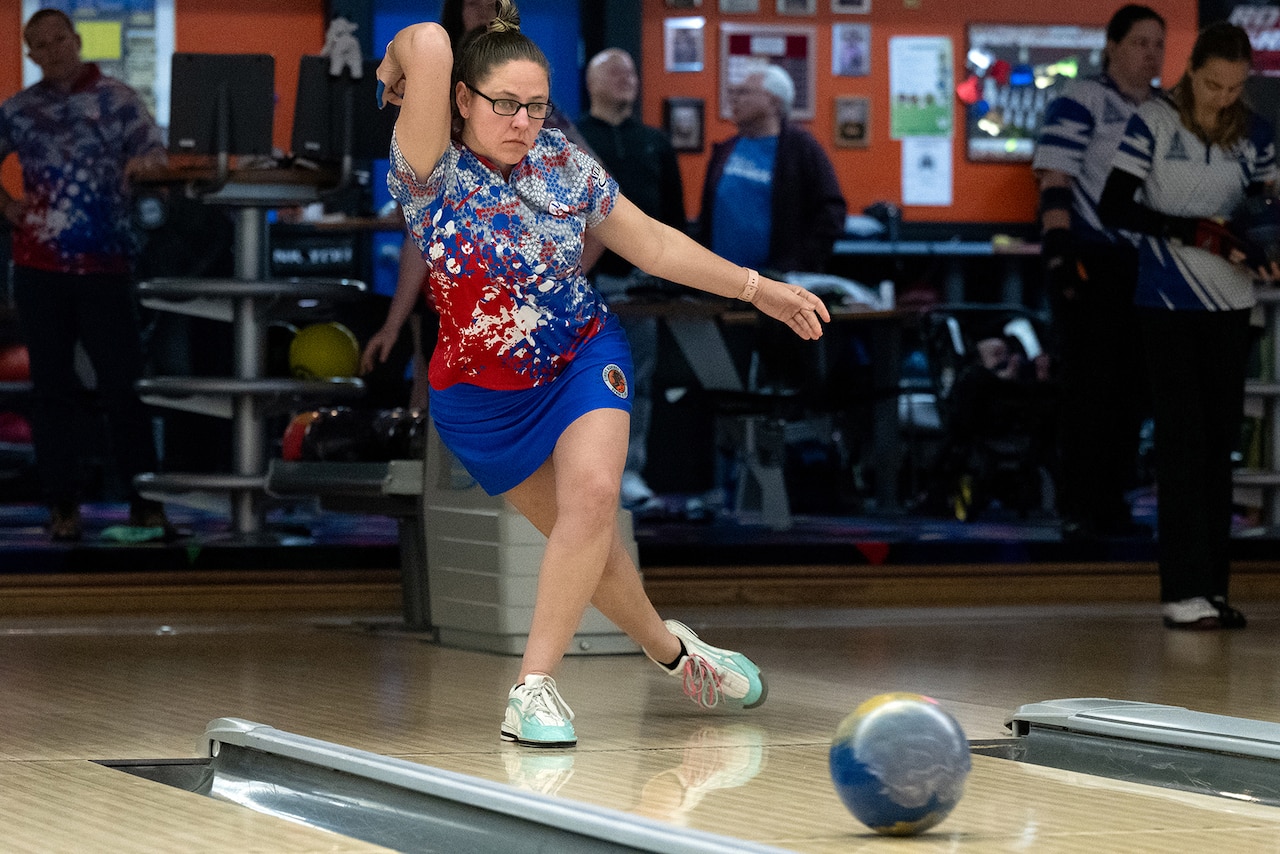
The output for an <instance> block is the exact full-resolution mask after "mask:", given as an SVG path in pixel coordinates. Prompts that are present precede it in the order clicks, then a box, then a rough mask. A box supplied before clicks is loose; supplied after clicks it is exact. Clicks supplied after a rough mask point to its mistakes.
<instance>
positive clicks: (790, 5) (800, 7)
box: [777, 0, 818, 15]
mask: <svg viewBox="0 0 1280 854" xmlns="http://www.w3.org/2000/svg"><path fill="white" fill-rule="evenodd" d="M777 11H778V14H779V15H812V14H814V13H815V12H817V11H818V0H778V5H777Z"/></svg>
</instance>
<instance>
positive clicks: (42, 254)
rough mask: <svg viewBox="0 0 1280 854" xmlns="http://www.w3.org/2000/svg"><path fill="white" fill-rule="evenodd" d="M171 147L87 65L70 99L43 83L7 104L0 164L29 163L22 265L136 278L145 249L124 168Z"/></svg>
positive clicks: (16, 245)
mask: <svg viewBox="0 0 1280 854" xmlns="http://www.w3.org/2000/svg"><path fill="white" fill-rule="evenodd" d="M163 148H164V140H163V138H162V136H161V133H160V129H159V128H158V127H157V126H156V123H155V121H154V120H153V119H152V117H151V114H150V113H149V112H148V111H147V107H146V104H144V103H143V102H142V99H141V98H139V97H138V94H137V93H136V92H135V91H134V90H133V89H130V88H129V87H128V86H126V85H125V84H124V83H121V82H120V81H119V80H116V79H114V78H112V77H108V76H106V75H104V74H103V73H102V72H101V71H100V70H99V69H98V66H97V65H95V64H93V63H86V64H85V68H84V73H83V74H81V76H80V77H79V79H77V80H76V82H75V83H74V84H73V85H72V87H71V91H70V92H69V93H66V92H63V91H62V90H60V89H58V88H57V87H55V86H53V85H51V84H49V83H46V82H44V81H41V82H39V83H36V84H35V85H33V86H29V87H28V88H26V89H24V90H22V91H21V92H19V93H18V94H16V95H14V96H13V97H12V98H10V99H9V100H7V101H5V102H4V104H3V105H0V160H3V159H4V158H5V157H7V156H8V155H9V154H10V153H13V152H16V153H17V155H18V159H19V161H20V162H21V164H22V190H23V196H24V204H25V205H26V212H27V213H26V222H25V223H24V224H23V226H22V227H21V228H18V229H15V231H14V235H13V261H14V263H15V264H18V265H20V266H23V267H33V268H35V269H38V270H48V271H51V272H56V273H72V274H75V275H93V274H118V273H125V272H128V270H129V266H130V263H131V260H132V258H133V256H134V255H135V254H136V251H137V249H138V246H139V238H138V234H137V232H136V230H135V229H134V228H133V225H132V221H131V213H132V207H131V200H130V198H129V193H128V190H127V188H126V181H125V177H124V166H125V163H126V162H127V161H128V160H129V159H131V158H133V157H136V156H139V155H143V154H148V153H150V152H151V151H153V150H156V149H163Z"/></svg>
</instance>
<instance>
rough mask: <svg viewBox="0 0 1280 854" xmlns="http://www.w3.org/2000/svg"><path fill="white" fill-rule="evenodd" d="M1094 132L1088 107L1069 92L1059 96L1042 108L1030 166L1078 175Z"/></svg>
mask: <svg viewBox="0 0 1280 854" xmlns="http://www.w3.org/2000/svg"><path fill="white" fill-rule="evenodd" d="M1093 131H1094V121H1093V113H1091V112H1090V111H1089V108H1088V107H1087V106H1085V105H1084V104H1083V103H1081V102H1080V101H1078V100H1076V99H1075V98H1074V97H1072V96H1071V94H1070V93H1069V92H1068V93H1064V94H1062V95H1060V96H1058V97H1057V98H1055V99H1054V100H1052V101H1050V102H1049V107H1048V109H1046V110H1045V116H1044V124H1043V126H1042V127H1041V130H1040V137H1039V139H1038V140H1037V141H1036V151H1035V156H1034V159H1033V160H1032V163H1031V166H1032V168H1033V169H1051V170H1053V171H1055V172H1064V173H1066V174H1067V175H1070V176H1072V177H1073V178H1078V177H1080V173H1081V171H1082V165H1081V164H1082V163H1083V162H1084V156H1085V152H1086V151H1087V150H1088V148H1089V141H1090V140H1091V139H1092V138H1093Z"/></svg>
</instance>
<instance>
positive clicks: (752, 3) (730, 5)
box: [720, 0, 760, 15]
mask: <svg viewBox="0 0 1280 854" xmlns="http://www.w3.org/2000/svg"><path fill="white" fill-rule="evenodd" d="M720 11H721V12H726V13H728V14H730V15H734V14H737V15H756V14H759V12H760V0H720Z"/></svg>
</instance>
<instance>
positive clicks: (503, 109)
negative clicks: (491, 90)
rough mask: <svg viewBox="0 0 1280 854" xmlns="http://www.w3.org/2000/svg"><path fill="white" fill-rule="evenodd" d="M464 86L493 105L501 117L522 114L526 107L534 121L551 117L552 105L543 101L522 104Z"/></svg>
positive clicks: (470, 86) (468, 85)
mask: <svg viewBox="0 0 1280 854" xmlns="http://www.w3.org/2000/svg"><path fill="white" fill-rule="evenodd" d="M464 85H465V86H466V87H467V88H468V89H470V90H471V91H472V92H475V93H476V94H477V95H479V96H480V97H481V98H484V99H485V100H486V101H488V102H489V103H490V104H492V105H493V111H494V112H495V113H497V114H498V115H500V116H514V115H515V114H516V113H518V112H520V108H521V107H524V111H525V112H526V113H528V114H529V118H531V119H534V120H535V121H542V120H543V119H545V118H546V117H547V116H549V115H551V105H550V104H546V103H543V102H541V101H534V102H532V103H530V104H522V103H520V102H519V101H514V100H512V99H511V98H490V97H489V96H488V95H486V94H485V93H483V92H481V91H480V90H479V89H477V88H476V87H474V86H472V85H471V84H470V83H466V84H464Z"/></svg>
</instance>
